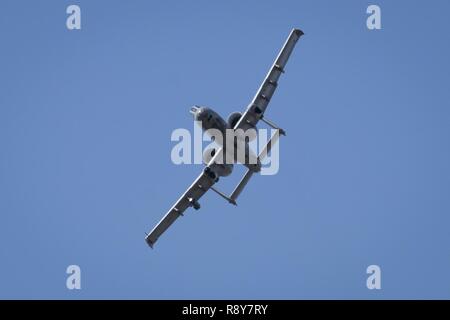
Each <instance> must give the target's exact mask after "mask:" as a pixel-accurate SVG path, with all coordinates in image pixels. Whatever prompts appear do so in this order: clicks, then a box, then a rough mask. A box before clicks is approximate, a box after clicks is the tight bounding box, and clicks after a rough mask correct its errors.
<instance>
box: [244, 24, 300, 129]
mask: <svg viewBox="0 0 450 320" xmlns="http://www.w3.org/2000/svg"><path fill="white" fill-rule="evenodd" d="M302 35H303V31H301V30H299V29H293V30H292V31H291V33H290V34H289V37H288V39H287V40H286V43H285V44H284V46H283V48H282V49H281V51H280V53H279V54H278V57H277V59H276V60H275V62H274V64H273V65H272V68H270V71H269V73H268V74H267V76H266V78H265V79H264V81H263V83H262V84H261V87H260V88H259V90H258V92H257V93H256V95H255V97H254V98H253V100H252V102H251V103H250V105H249V106H248V108H247V110H246V111H245V112H244V114H243V115H242V117H241V118H240V119H239V121H238V122H237V124H236V126H235V129H239V128H241V129H245V128H246V127H247V124H250V125H253V126H256V124H257V123H258V121H259V120H260V119H261V118H262V117H263V114H264V112H265V111H266V108H267V105H268V104H269V102H270V99H271V98H272V96H273V93H274V92H275V89H276V88H277V85H278V79H279V78H280V75H281V74H282V73H283V72H284V67H285V66H286V63H287V61H288V59H289V56H290V55H291V52H292V50H293V49H294V47H295V44H296V43H297V41H298V39H299V38H300V37H301V36H302Z"/></svg>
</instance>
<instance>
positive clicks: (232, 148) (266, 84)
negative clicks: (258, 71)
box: [145, 29, 303, 248]
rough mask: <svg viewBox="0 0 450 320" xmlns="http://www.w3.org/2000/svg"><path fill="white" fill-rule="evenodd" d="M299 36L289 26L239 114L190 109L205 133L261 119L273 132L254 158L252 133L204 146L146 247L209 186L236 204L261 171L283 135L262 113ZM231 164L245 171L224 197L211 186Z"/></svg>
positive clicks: (251, 127) (245, 127) (250, 125)
mask: <svg viewBox="0 0 450 320" xmlns="http://www.w3.org/2000/svg"><path fill="white" fill-rule="evenodd" d="M302 35H303V32H302V31H301V30H299V29H293V30H292V31H291V33H290V34H289V37H288V39H287V40H286V42H285V44H284V46H283V48H282V49H281V51H280V53H279V54H278V57H277V58H276V60H275V62H274V63H273V65H272V67H271V68H270V71H269V73H268V74H267V76H266V78H265V79H264V81H263V83H262V84H261V87H260V88H259V90H258V92H257V93H256V95H255V97H254V98H253V100H252V102H251V103H250V105H249V106H248V107H247V109H246V110H245V111H244V113H243V114H241V113H240V112H234V113H232V114H231V115H230V116H229V117H228V119H227V121H225V120H224V119H223V118H222V117H221V116H220V115H219V114H217V112H215V111H214V110H212V109H210V108H207V107H200V106H194V107H192V108H191V110H190V112H191V113H192V114H193V116H194V119H195V120H196V121H199V122H201V126H202V129H203V130H205V131H206V132H207V133H208V132H209V131H211V129H215V130H216V132H217V130H218V132H221V133H223V134H224V135H226V133H227V130H228V132H229V130H233V131H236V130H239V129H240V130H241V131H240V132H248V131H251V130H256V124H257V123H258V121H259V120H261V121H263V122H265V123H266V124H267V125H269V126H270V127H272V128H273V129H275V130H277V131H276V132H275V134H274V135H273V136H272V138H271V139H270V140H269V141H268V143H267V145H266V146H265V147H264V148H263V149H262V151H261V152H260V154H259V155H258V156H257V157H256V155H253V152H252V151H251V149H249V146H248V144H249V140H251V139H253V138H254V137H256V135H253V137H252V135H251V134H250V135H246V136H245V135H244V138H243V139H239V135H236V136H237V139H234V138H233V143H231V144H229V143H228V142H227V143H226V142H225V141H226V139H216V140H215V142H216V143H217V144H218V145H219V147H218V148H217V149H216V148H213V149H207V150H205V152H204V153H203V162H204V163H205V164H206V167H205V168H204V169H203V171H202V173H201V174H200V176H199V177H198V178H197V179H196V180H195V181H194V182H193V183H192V184H191V186H190V187H189V188H188V189H187V190H186V192H185V193H184V194H183V195H182V196H181V198H179V199H178V201H177V202H176V203H175V204H174V205H173V206H172V208H170V210H169V212H167V214H166V215H165V216H164V217H163V218H162V219H161V221H159V223H158V224H157V225H156V226H155V227H154V228H153V230H152V231H151V232H150V233H149V234H147V236H146V238H145V241H146V242H147V244H148V245H149V246H150V247H152V248H153V245H154V244H155V242H156V241H157V240H158V238H159V237H160V236H161V235H162V234H163V233H164V232H165V231H166V230H167V229H168V228H169V227H170V226H171V225H172V223H173V222H174V221H175V220H176V219H177V218H178V217H179V216H182V215H183V212H184V211H185V210H186V209H187V208H188V207H193V208H194V209H196V210H198V209H200V204H199V203H198V200H199V199H200V198H201V197H202V196H203V195H204V194H205V193H206V192H207V191H208V190H209V189H211V190H213V191H214V192H216V193H217V194H218V195H220V196H221V197H223V198H224V199H226V200H227V201H228V202H229V203H231V204H234V205H236V199H237V197H238V196H239V194H240V193H241V192H242V190H243V189H244V187H245V185H246V184H247V182H248V181H249V180H250V178H251V176H252V175H253V174H254V173H257V172H259V171H260V170H261V161H260V160H261V159H262V158H263V157H265V156H266V155H267V153H268V152H269V151H270V148H271V146H272V144H274V143H276V139H278V136H279V135H278V134H281V135H285V132H284V130H283V129H281V128H279V127H277V126H276V125H275V124H274V123H273V122H271V121H270V120H268V119H267V118H266V117H265V116H264V113H265V111H266V109H267V106H268V104H269V101H270V99H271V98H272V96H273V94H274V92H275V89H276V88H277V85H278V79H279V78H280V76H281V74H282V73H284V67H285V66H286V63H287V61H288V59H289V56H290V55H291V53H292V51H293V49H294V47H295V44H296V43H297V41H298V39H299V38H300V37H301V36H302ZM199 122H197V123H199ZM236 132H237V131H236ZM214 137H215V136H214ZM214 137H213V138H214ZM246 137H247V138H246ZM220 140H222V141H220ZM237 140H239V141H237ZM239 146H240V147H239ZM242 151H243V152H242ZM240 152H241V153H240ZM230 154H233V157H232V158H231V160H232V161H223V159H224V158H226V159H229V158H227V156H229V155H230ZM236 154H237V155H239V154H241V155H242V154H244V157H243V158H242V157H241V159H237V157H236V156H235V155H236ZM233 163H241V164H243V165H245V166H246V167H247V168H248V170H247V172H246V173H245V175H244V177H243V178H242V180H241V181H240V182H239V184H238V185H237V186H236V188H235V189H234V191H233V192H232V193H231V195H230V196H227V195H226V194H224V193H223V192H221V191H219V190H217V189H216V188H214V187H213V185H214V184H215V183H217V182H218V181H219V177H223V176H228V175H229V174H231V172H232V170H233Z"/></svg>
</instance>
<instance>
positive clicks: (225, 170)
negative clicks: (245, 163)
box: [203, 148, 233, 177]
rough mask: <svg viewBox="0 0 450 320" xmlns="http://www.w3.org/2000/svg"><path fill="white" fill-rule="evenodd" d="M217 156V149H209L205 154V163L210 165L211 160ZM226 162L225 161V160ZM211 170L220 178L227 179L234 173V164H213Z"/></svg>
mask: <svg viewBox="0 0 450 320" xmlns="http://www.w3.org/2000/svg"><path fill="white" fill-rule="evenodd" d="M215 154H216V148H208V149H206V150H205V151H204V152H203V162H204V163H205V164H206V165H208V163H209V162H210V161H211V159H212V158H213V157H214V155H215ZM224 162H225V160H224ZM211 169H213V171H214V172H215V173H216V174H217V175H218V176H220V177H226V176H229V175H230V174H231V172H233V164H231V163H229V164H227V163H224V164H221V163H213V164H212V165H211Z"/></svg>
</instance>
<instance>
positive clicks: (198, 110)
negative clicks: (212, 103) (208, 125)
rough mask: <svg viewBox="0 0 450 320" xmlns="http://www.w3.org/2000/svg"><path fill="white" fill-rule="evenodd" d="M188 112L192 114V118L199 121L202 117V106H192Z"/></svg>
mask: <svg viewBox="0 0 450 320" xmlns="http://www.w3.org/2000/svg"><path fill="white" fill-rule="evenodd" d="M189 112H190V113H192V115H193V116H194V120H197V121H201V119H200V118H201V117H202V107H200V106H193V107H191V110H189Z"/></svg>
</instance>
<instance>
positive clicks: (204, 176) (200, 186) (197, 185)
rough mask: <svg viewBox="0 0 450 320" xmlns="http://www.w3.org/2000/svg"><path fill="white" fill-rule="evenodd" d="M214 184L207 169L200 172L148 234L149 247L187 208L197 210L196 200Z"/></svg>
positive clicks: (213, 177) (213, 179)
mask: <svg viewBox="0 0 450 320" xmlns="http://www.w3.org/2000/svg"><path fill="white" fill-rule="evenodd" d="M214 183H215V176H213V175H212V174H211V171H210V170H209V168H208V167H206V168H205V170H203V171H202V173H201V174H200V176H199V177H198V178H197V179H196V180H195V181H194V183H192V185H191V186H190V187H189V188H188V189H187V190H186V192H185V193H184V194H183V195H182V196H181V198H180V199H178V201H177V202H176V203H175V204H174V205H173V207H172V208H170V210H169V212H167V214H166V215H165V216H164V218H162V219H161V221H159V223H158V224H157V225H156V227H154V228H153V230H152V231H151V232H150V234H148V235H147V236H146V238H145V241H146V242H147V243H148V245H149V246H150V247H152V248H153V245H154V244H155V242H156V240H158V238H159V237H160V236H161V235H162V234H163V233H164V232H165V231H166V230H167V229H168V228H169V227H170V226H171V225H172V223H173V222H174V221H175V220H176V219H177V218H178V217H179V216H182V215H183V212H184V211H185V210H186V209H187V208H188V207H191V206H192V207H194V208H195V209H198V208H199V207H200V205H199V204H198V202H197V201H198V199H200V198H201V197H202V196H203V195H204V194H205V193H206V191H208V190H209V188H211V186H212V185H214Z"/></svg>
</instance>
